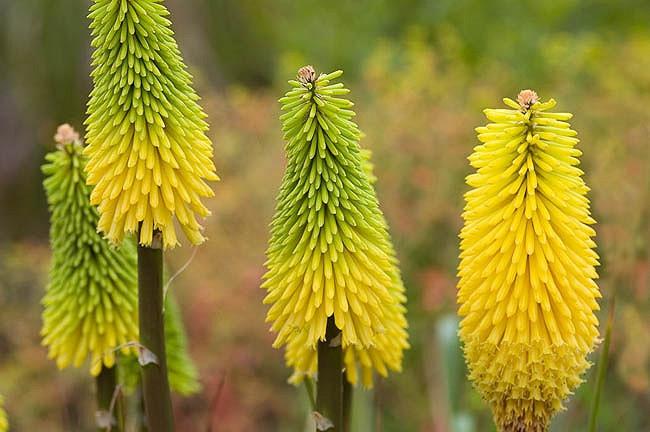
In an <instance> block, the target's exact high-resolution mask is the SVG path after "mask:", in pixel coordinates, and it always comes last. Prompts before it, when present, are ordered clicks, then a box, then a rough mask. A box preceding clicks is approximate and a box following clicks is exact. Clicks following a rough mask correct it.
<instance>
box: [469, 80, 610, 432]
mask: <svg viewBox="0 0 650 432" xmlns="http://www.w3.org/2000/svg"><path fill="white" fill-rule="evenodd" d="M504 102H505V104H506V105H507V106H509V107H510V108H512V109H486V110H485V111H484V113H485V116H486V117H487V118H488V120H490V123H488V124H487V125H486V126H482V127H479V128H477V129H476V131H477V134H478V140H479V141H480V142H481V144H480V145H478V146H476V147H475V148H474V152H473V153H472V155H471V156H470V157H469V160H470V164H471V166H472V167H474V168H475V169H476V172H475V173H473V174H470V175H469V176H467V184H468V185H470V186H471V187H472V189H471V190H470V191H468V192H467V193H466V194H465V201H466V205H465V209H464V212H463V219H464V221H465V224H464V226H463V228H462V230H461V233H460V238H461V242H460V250H461V253H460V265H459V268H458V275H459V278H460V280H459V282H458V303H459V314H460V315H461V317H462V321H461V323H460V331H459V334H460V338H461V340H462V341H463V343H464V351H465V358H466V360H467V364H468V366H469V378H470V379H471V380H472V381H473V382H474V385H475V386H476V388H477V389H478V390H479V392H480V393H481V394H482V396H483V398H484V399H485V400H486V401H487V402H488V403H489V404H490V407H491V408H492V411H493V414H494V421H495V423H496V425H497V427H498V429H499V431H502V432H515V431H516V432H524V431H525V432H542V431H546V430H548V426H549V422H550V419H551V417H552V416H553V415H554V414H555V413H556V412H557V411H559V410H560V409H562V402H563V401H564V400H565V399H566V398H567V397H568V396H569V395H570V394H571V392H572V391H573V390H574V389H575V388H576V387H577V386H578V385H579V384H580V382H581V381H582V380H581V375H582V374H583V373H584V372H585V370H587V369H588V368H589V363H588V362H587V360H586V357H587V354H589V352H591V351H592V350H593V347H594V345H595V343H596V341H597V338H598V320H597V318H596V316H595V314H594V311H595V310H598V303H597V302H596V299H598V298H599V297H600V296H601V295H600V292H599V290H598V286H597V285H596V283H595V282H594V279H596V278H597V277H598V276H597V274H596V270H595V266H597V265H598V264H599V263H598V256H597V254H596V252H595V251H594V250H593V248H594V247H595V243H594V241H593V240H592V237H594V235H595V231H594V230H593V228H591V226H590V225H592V224H594V223H595V221H594V220H593V219H592V217H591V215H590V211H589V200H588V199H587V197H586V194H587V191H588V190H589V188H588V187H587V186H586V185H585V182H584V181H583V179H582V174H583V172H582V171H581V170H580V169H579V168H578V165H579V159H578V157H579V156H580V155H581V154H582V153H581V151H580V150H578V149H576V148H575V147H576V145H577V144H578V139H577V138H576V135H577V134H576V132H575V131H573V130H572V129H571V128H570V125H569V123H567V120H569V119H570V118H571V117H572V115H571V114H568V113H553V112H549V111H548V110H550V109H551V108H553V107H554V106H555V101H554V100H552V99H551V100H549V101H547V102H543V103H542V102H540V101H539V98H538V97H537V94H536V93H535V92H533V91H531V90H524V91H522V92H521V93H520V94H519V97H518V98H517V101H516V102H515V101H513V100H511V99H504Z"/></svg>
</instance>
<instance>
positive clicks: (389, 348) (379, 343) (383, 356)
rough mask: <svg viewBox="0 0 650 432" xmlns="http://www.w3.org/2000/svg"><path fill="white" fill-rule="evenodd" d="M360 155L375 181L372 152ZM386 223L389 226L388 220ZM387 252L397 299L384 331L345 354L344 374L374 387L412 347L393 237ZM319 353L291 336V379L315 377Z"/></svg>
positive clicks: (388, 309)
mask: <svg viewBox="0 0 650 432" xmlns="http://www.w3.org/2000/svg"><path fill="white" fill-rule="evenodd" d="M360 154H361V166H362V168H363V171H364V172H365V174H366V176H367V177H368V181H369V182H370V184H374V183H375V181H376V179H377V178H376V177H375V175H374V174H373V165H372V163H371V161H370V158H371V155H372V153H371V151H370V150H368V149H361V151H360ZM383 223H384V225H385V226H388V224H387V223H386V221H385V220H384V222H383ZM388 255H389V256H390V257H391V259H392V260H393V262H394V264H395V265H394V267H393V271H392V272H391V280H392V284H391V285H390V286H389V287H388V290H389V291H390V293H391V295H392V296H393V298H394V299H395V302H394V303H391V304H387V305H386V306H385V308H384V313H385V315H386V320H385V323H386V327H385V331H384V332H383V333H380V334H377V335H376V336H375V343H374V345H372V346H370V347H363V346H360V345H348V346H347V347H346V348H345V350H344V354H343V361H344V363H345V376H346V378H347V380H348V381H349V382H350V383H351V384H353V385H356V384H357V382H358V380H359V372H360V373H361V378H362V383H363V385H364V386H365V387H372V385H373V371H377V373H379V374H380V375H381V376H383V377H386V376H388V369H392V370H394V371H397V372H399V371H401V370H402V357H403V352H404V349H406V348H408V347H409V344H408V334H407V331H406V328H407V322H406V317H405V312H406V308H405V306H404V303H405V302H406V297H405V295H404V285H403V284H402V277H401V275H400V271H399V267H398V265H397V264H398V263H397V260H396V258H395V251H394V249H393V245H392V242H391V241H390V238H389V239H388ZM317 354H318V353H317V351H316V349H314V348H313V347H312V346H310V345H306V344H305V343H304V341H303V340H301V338H293V339H291V340H290V341H289V343H288V344H287V350H286V353H285V358H286V362H287V366H289V367H292V368H294V373H293V375H292V376H291V378H290V379H289V381H290V382H292V383H294V384H297V383H299V382H301V381H302V379H303V378H304V377H305V376H307V375H310V376H315V375H316V372H317V370H318V355H317Z"/></svg>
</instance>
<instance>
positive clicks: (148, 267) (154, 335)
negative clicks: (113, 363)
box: [138, 232, 174, 432]
mask: <svg viewBox="0 0 650 432" xmlns="http://www.w3.org/2000/svg"><path fill="white" fill-rule="evenodd" d="M153 237H154V239H153V243H152V247H144V246H141V245H138V308H139V313H140V343H141V344H142V346H143V347H144V348H146V349H148V350H149V351H151V352H152V353H153V354H154V355H155V356H156V362H155V363H153V362H151V363H148V364H146V365H144V366H142V391H143V395H144V403H145V411H146V417H147V425H148V427H149V430H151V431H155V432H171V431H173V430H174V417H173V412H172V404H171V394H170V390H169V379H168V377H167V359H166V355H165V327H164V326H165V324H164V320H163V290H162V286H163V285H162V270H163V263H162V238H161V237H162V235H161V233H160V232H154V236H153Z"/></svg>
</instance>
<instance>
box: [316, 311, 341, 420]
mask: <svg viewBox="0 0 650 432" xmlns="http://www.w3.org/2000/svg"><path fill="white" fill-rule="evenodd" d="M340 335H341V331H340V330H339V329H338V328H337V327H336V324H335V323H334V318H333V317H330V318H328V319H327V330H326V332H325V341H322V342H319V343H318V386H317V391H316V409H317V411H318V413H320V414H321V415H322V416H323V417H326V418H327V419H329V420H330V421H331V422H332V424H333V425H334V427H333V428H331V429H328V430H330V431H332V430H333V431H335V432H343V350H342V349H341V340H340ZM332 342H333V343H332Z"/></svg>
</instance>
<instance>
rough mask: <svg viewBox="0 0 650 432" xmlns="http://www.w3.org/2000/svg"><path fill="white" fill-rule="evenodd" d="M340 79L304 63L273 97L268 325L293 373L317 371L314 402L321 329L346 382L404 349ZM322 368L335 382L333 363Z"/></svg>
mask: <svg viewBox="0 0 650 432" xmlns="http://www.w3.org/2000/svg"><path fill="white" fill-rule="evenodd" d="M341 75H342V71H337V72H333V73H330V74H327V75H325V74H321V75H320V76H316V72H315V71H314V69H313V68H312V67H311V66H306V67H304V68H301V69H300V71H299V73H298V80H294V81H290V82H289V84H290V85H291V87H292V89H291V90H289V92H287V94H286V95H285V97H283V98H282V99H280V103H281V104H282V110H283V111H285V113H284V114H283V115H282V116H281V120H282V130H283V132H284V138H285V140H286V147H285V149H286V152H287V168H286V172H285V175H284V178H283V181H282V185H281V187H280V193H279V196H278V204H277V209H276V214H275V216H274V218H273V221H272V225H271V239H270V242H269V248H268V250H267V256H268V261H267V263H266V266H267V269H268V271H267V273H266V274H265V276H264V279H265V281H264V284H263V287H264V288H266V289H267V290H268V295H267V297H266V298H265V300H264V301H265V303H268V304H271V308H270V310H269V312H268V316H267V321H270V322H272V327H271V328H272V330H274V331H276V332H277V333H278V336H277V338H276V340H275V343H274V346H275V347H281V346H283V345H288V347H287V362H288V363H289V364H290V365H291V366H293V367H294V368H295V370H296V373H297V375H296V377H297V378H299V377H300V376H302V375H303V374H306V373H307V374H309V373H313V372H314V371H315V369H316V368H318V371H319V372H318V374H319V381H320V382H319V398H320V395H321V393H320V390H321V385H320V384H321V383H322V382H323V376H322V373H323V372H324V368H326V367H328V365H322V364H317V363H318V360H317V355H316V352H317V348H318V356H319V357H320V356H321V354H322V353H321V349H320V347H319V342H321V344H323V343H324V341H325V340H326V333H330V332H329V331H327V332H326V330H327V329H328V327H329V328H331V329H333V330H335V332H332V334H331V335H330V336H327V339H328V340H327V343H326V347H328V348H332V347H336V346H341V347H342V350H343V351H344V353H345V363H346V364H347V365H349V366H351V367H350V368H349V369H348V370H347V373H348V379H350V381H356V366H355V365H356V364H360V365H361V367H362V369H363V373H364V376H366V378H365V379H364V381H365V382H366V384H370V383H371V378H370V371H371V370H372V369H376V370H378V371H380V373H382V374H385V373H386V369H387V368H393V369H399V367H400V365H399V363H400V360H401V355H402V350H403V349H404V348H405V347H406V346H407V341H406V340H407V334H406V331H405V327H406V321H405V319H404V306H403V303H404V293H403V286H402V283H401V280H400V274H399V270H398V269H397V260H396V258H395V253H394V250H393V247H392V245H391V242H390V237H389V234H388V230H387V226H386V223H385V219H384V217H383V214H382V213H381V211H380V210H379V205H378V202H377V197H376V194H375V191H374V188H373V186H372V185H371V182H370V180H369V179H368V175H367V174H366V172H364V169H363V166H362V156H361V153H360V149H359V144H358V141H359V138H360V132H359V129H358V127H357V125H356V124H355V123H354V122H353V121H352V118H353V116H354V112H353V111H352V110H350V108H351V107H352V105H353V104H352V102H350V101H349V100H347V99H345V98H342V97H340V96H343V95H346V94H347V93H349V90H347V89H346V88H344V86H343V84H342V83H333V82H332V81H333V80H335V79H336V78H338V77H340V76H341ZM339 358H340V357H339ZM330 360H332V358H331V357H330ZM334 367H338V366H334ZM327 372H328V376H329V377H333V379H336V376H337V374H338V376H339V377H340V374H341V368H339V369H338V371H334V373H331V372H332V371H331V370H330V371H327ZM330 374H331V375H330ZM336 391H337V390H336V389H334V392H336ZM335 403H338V402H335ZM325 414H331V413H325ZM331 415H334V416H336V414H331ZM337 420H338V418H336V419H334V422H335V425H336V421H337ZM335 427H336V426H335Z"/></svg>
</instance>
